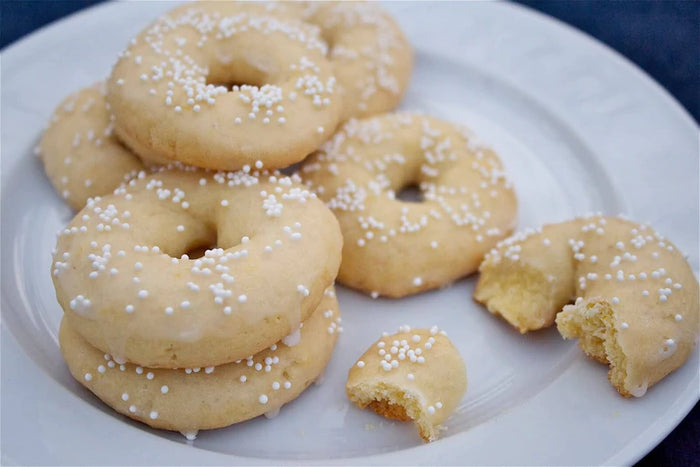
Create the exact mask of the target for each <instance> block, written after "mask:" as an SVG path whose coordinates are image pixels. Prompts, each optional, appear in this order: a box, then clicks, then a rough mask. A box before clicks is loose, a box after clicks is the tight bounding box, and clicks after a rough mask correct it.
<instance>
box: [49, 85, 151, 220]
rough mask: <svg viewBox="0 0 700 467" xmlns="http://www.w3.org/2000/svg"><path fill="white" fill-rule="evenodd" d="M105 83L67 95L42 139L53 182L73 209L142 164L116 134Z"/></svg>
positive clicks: (114, 186) (108, 187) (111, 188)
mask: <svg viewBox="0 0 700 467" xmlns="http://www.w3.org/2000/svg"><path fill="white" fill-rule="evenodd" d="M113 126H114V125H113V122H112V121H111V118H110V112H109V105H108V104H107V102H106V100H105V88H104V83H97V84H94V85H92V86H90V87H87V88H84V89H81V90H80V91H78V92H76V93H73V94H71V95H70V96H68V97H67V98H66V99H65V100H64V101H63V102H61V104H59V106H58V107H57V108H56V110H55V111H54V113H53V115H52V116H51V119H50V120H49V124H48V127H47V128H46V130H45V131H44V133H43V134H42V136H41V141H40V142H39V146H38V149H39V156H40V157H41V161H42V162H43V163H44V170H45V171H46V175H47V176H48V177H49V180H50V181H51V184H52V185H53V187H54V188H55V189H56V191H57V192H58V193H60V195H61V196H62V197H63V198H64V199H65V200H66V202H67V203H68V204H70V205H71V207H72V208H73V209H76V210H78V209H80V208H82V207H83V206H85V203H86V202H87V199H88V198H92V197H94V196H101V195H104V194H107V193H111V192H112V191H113V190H114V189H115V188H117V187H118V186H119V185H120V184H121V183H122V182H123V181H124V179H125V177H126V176H127V175H128V174H131V173H133V172H134V171H138V170H140V169H142V168H143V163H142V162H141V160H140V159H139V158H138V157H136V156H135V155H134V154H133V153H132V152H131V151H129V149H127V148H126V147H125V146H124V145H122V144H121V142H119V140H117V138H116V136H115V135H114V128H113Z"/></svg>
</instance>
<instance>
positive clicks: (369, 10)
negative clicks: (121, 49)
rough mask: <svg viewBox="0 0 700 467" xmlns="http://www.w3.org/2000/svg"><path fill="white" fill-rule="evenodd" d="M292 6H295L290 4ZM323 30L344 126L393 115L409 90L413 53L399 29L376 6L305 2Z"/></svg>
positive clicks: (310, 17) (308, 15) (306, 13)
mask: <svg viewBox="0 0 700 467" xmlns="http://www.w3.org/2000/svg"><path fill="white" fill-rule="evenodd" d="M292 4H294V2H292ZM302 4H303V5H305V7H304V9H303V12H302V17H303V18H304V20H305V21H308V22H310V23H313V24H315V25H317V26H319V27H320V28H321V34H322V35H323V38H324V39H325V40H326V41H327V42H328V49H329V50H328V59H329V60H330V62H331V63H332V64H333V72H334V73H335V76H336V78H337V79H338V87H339V89H340V92H341V95H342V97H343V114H342V117H341V120H342V121H345V120H348V119H350V118H352V117H355V118H362V117H367V116H370V115H374V114H378V113H382V112H387V111H389V110H393V109H394V108H396V106H397V105H399V102H401V99H402V98H403V95H404V93H405V91H406V89H407V88H408V82H409V79H410V76H411V68H412V67H413V53H412V51H411V46H410V45H409V43H408V41H407V40H406V38H405V36H404V34H403V32H402V31H401V28H400V27H399V25H398V23H396V21H395V20H394V19H393V18H392V17H391V15H389V14H388V13H387V12H386V11H384V10H383V9H382V8H381V7H380V6H379V5H378V4H377V3H376V2H352V1H350V2H302Z"/></svg>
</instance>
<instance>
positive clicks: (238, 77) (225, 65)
mask: <svg viewBox="0 0 700 467" xmlns="http://www.w3.org/2000/svg"><path fill="white" fill-rule="evenodd" d="M219 58H220V62H221V63H220V65H219V66H212V67H211V69H210V70H209V75H208V76H207V84H213V85H214V86H224V87H225V88H226V89H228V90H229V91H231V89H232V88H233V87H234V86H239V87H240V86H243V85H245V84H247V85H249V86H262V85H263V84H265V83H267V82H268V74H267V73H265V72H264V71H262V70H261V69H259V68H257V67H254V66H252V65H251V64H250V63H248V62H247V61H245V60H240V59H231V58H228V57H219ZM232 70H235V72H233V73H232Z"/></svg>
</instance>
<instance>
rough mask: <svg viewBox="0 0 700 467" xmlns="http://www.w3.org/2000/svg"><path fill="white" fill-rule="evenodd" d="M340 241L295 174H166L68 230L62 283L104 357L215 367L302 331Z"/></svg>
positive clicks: (88, 210) (62, 239)
mask: <svg viewBox="0 0 700 467" xmlns="http://www.w3.org/2000/svg"><path fill="white" fill-rule="evenodd" d="M341 245H342V238H341V234H340V230H339V228H338V223H337V222H336V220H335V219H334V217H333V215H332V213H331V212H330V211H329V210H328V209H327V208H326V207H325V206H324V205H323V203H322V202H320V201H319V200H318V199H316V197H315V195H313V194H312V193H310V192H308V191H307V190H306V189H305V188H304V187H303V186H302V185H300V184H298V183H296V180H295V179H294V178H289V177H285V176H283V175H280V174H275V173H265V172H263V173H245V172H243V171H241V172H216V173H215V172H205V171H202V170H193V169H191V170H188V171H182V170H168V169H163V170H162V171H161V172H159V173H156V174H153V175H150V176H146V174H145V173H141V174H140V175H139V176H138V177H136V178H135V179H132V180H131V181H130V182H129V183H128V185H127V186H125V187H122V188H119V189H117V190H116V191H115V193H114V194H113V195H110V196H106V197H103V198H96V199H94V200H91V201H90V202H88V204H87V206H86V207H85V208H84V209H83V210H82V211H80V212H79V213H78V214H77V215H76V217H75V218H74V219H73V221H72V222H71V223H70V224H69V225H68V226H67V227H66V228H65V229H64V230H63V231H61V232H59V237H58V241H57V246H56V250H55V254H54V262H53V281H54V286H55V288H56V295H57V297H58V301H59V303H60V304H61V306H62V308H63V309H64V311H65V313H66V319H67V322H68V323H69V324H70V325H71V327H72V328H73V329H74V330H75V331H76V332H78V333H79V334H80V335H82V336H83V337H84V338H85V339H86V340H87V341H88V342H89V343H90V344H91V345H93V346H95V347H97V348H98V349H100V350H101V351H103V352H106V353H109V354H110V355H113V356H114V357H115V358H116V359H122V360H127V361H130V362H133V363H136V364H139V365H142V366H148V367H161V368H183V367H193V366H212V365H220V364H223V363H228V362H231V361H234V360H237V359H240V358H244V357H246V356H247V355H251V354H254V353H256V352H258V351H260V350H262V349H264V348H266V347H269V346H270V345H272V344H274V343H275V342H277V341H278V340H280V339H281V338H282V337H284V336H285V335H287V334H289V333H290V332H293V331H294V329H296V327H297V326H298V325H299V323H300V322H302V321H303V320H304V319H306V318H307V317H308V316H309V315H310V314H311V312H312V311H313V310H314V309H315V308H316V306H317V305H318V303H319V301H320V300H321V297H322V295H323V290H324V289H325V288H326V287H327V286H328V285H330V284H331V283H332V282H333V280H334V278H335V276H336V272H337V270H338V266H339V262H340V251H341ZM202 249H206V251H205V252H204V255H203V256H202V257H200V258H194V257H193V258H189V257H188V255H187V254H188V252H192V251H197V250H200V251H201V250H202Z"/></svg>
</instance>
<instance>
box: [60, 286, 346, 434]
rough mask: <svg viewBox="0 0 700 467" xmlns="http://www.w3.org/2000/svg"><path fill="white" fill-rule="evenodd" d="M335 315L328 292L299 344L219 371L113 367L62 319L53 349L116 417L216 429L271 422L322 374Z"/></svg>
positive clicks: (191, 428)
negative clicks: (263, 420)
mask: <svg viewBox="0 0 700 467" xmlns="http://www.w3.org/2000/svg"><path fill="white" fill-rule="evenodd" d="M339 321H340V314H339V311H338V302H337V300H336V299H335V296H334V294H333V290H332V288H330V289H328V290H327V293H326V296H325V297H324V298H323V299H322V300H321V302H320V303H319V305H318V307H317V309H316V311H315V312H314V313H313V314H312V315H311V316H310V317H309V318H308V319H307V320H306V321H304V322H303V323H302V324H303V327H302V328H301V335H300V338H299V341H298V343H296V345H293V346H288V345H287V344H285V343H284V342H278V343H276V344H273V345H272V346H270V347H269V348H267V349H265V350H263V351H261V352H260V353H258V354H255V355H251V356H248V357H246V358H244V359H241V360H240V361H237V362H234V363H228V364H224V365H220V366H211V367H197V368H184V369H178V370H169V369H151V368H145V367H141V366H137V365H134V364H132V363H126V362H119V361H116V360H115V358H114V357H113V356H112V355H109V354H105V353H104V352H102V351H100V350H98V349H96V348H94V347H92V346H91V345H90V344H88V342H87V341H85V340H84V339H83V338H82V337H81V336H80V334H78V333H77V332H76V331H75V329H73V327H72V326H71V325H70V323H69V322H68V321H67V320H66V319H64V320H63V322H62V323H61V330H60V333H59V341H60V344H61V352H62V353H63V356H64V358H65V360H66V363H67V364H68V367H69V369H70V371H71V374H72V375H73V377H74V378H75V379H76V380H77V381H78V382H79V383H81V384H82V385H84V386H85V387H87V388H88V389H89V390H90V391H92V392H93V393H95V395H97V396H98V397H99V398H100V399H102V400H103V401H104V402H105V403H106V404H107V405H109V406H110V407H112V408H113V409H114V410H116V411H117V412H119V413H122V414H124V415H126V416H127V417H131V418H133V419H135V420H139V421H141V422H143V423H146V424H148V425H150V426H152V427H154V428H164V429H167V430H175V431H181V432H183V434H184V435H185V436H188V437H189V438H193V437H194V436H195V435H196V432H197V430H201V429H210V428H219V427H224V426H228V425H231V424H233V423H238V422H241V421H244V420H248V419H250V418H253V417H257V416H258V415H262V414H266V415H268V416H271V415H273V414H275V413H276V412H277V411H278V410H279V409H280V407H281V406H282V405H284V404H286V403H288V402H290V401H292V400H293V399H295V398H296V397H297V396H298V395H299V394H300V393H301V392H302V391H304V389H306V387H308V386H309V384H310V383H311V382H313V381H314V380H316V379H317V378H318V377H319V375H320V374H321V373H322V372H323V369H324V368H325V366H326V364H327V363H328V360H329V359H330V356H331V353H332V351H333V348H334V346H335V342H336V339H337V336H338V331H339V330H340V329H341V327H340V326H339V325H338V322H339Z"/></svg>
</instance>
